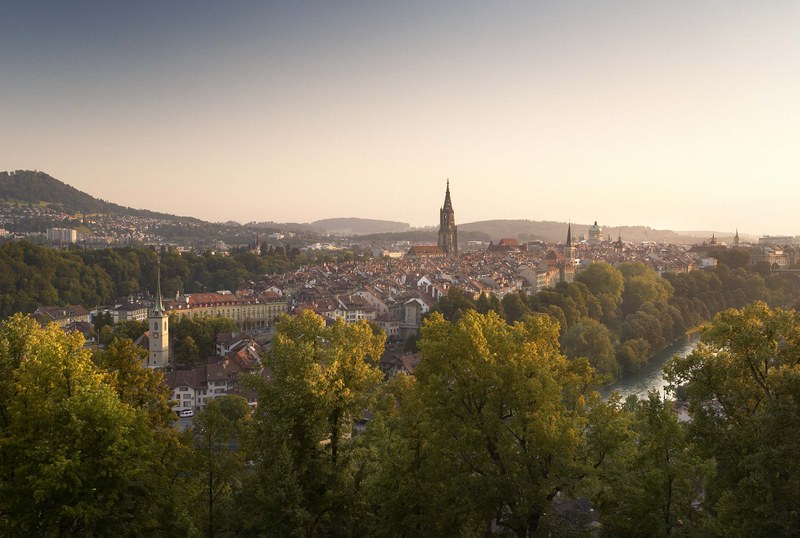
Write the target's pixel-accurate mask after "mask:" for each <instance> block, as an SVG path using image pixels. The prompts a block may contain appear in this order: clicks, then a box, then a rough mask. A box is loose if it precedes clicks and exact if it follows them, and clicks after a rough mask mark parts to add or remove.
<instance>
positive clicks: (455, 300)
mask: <svg viewBox="0 0 800 538" xmlns="http://www.w3.org/2000/svg"><path fill="white" fill-rule="evenodd" d="M467 310H475V301H473V300H472V299H470V298H469V297H467V296H466V295H464V292H463V291H462V290H460V289H458V288H454V287H453V288H450V289H449V290H447V295H445V296H444V297H442V298H441V299H439V301H438V302H437V303H436V304H435V305H434V307H433V308H431V312H441V313H442V315H443V316H444V318H445V319H446V320H448V321H457V320H458V319H459V318H460V317H461V316H462V315H464V312H466V311H467Z"/></svg>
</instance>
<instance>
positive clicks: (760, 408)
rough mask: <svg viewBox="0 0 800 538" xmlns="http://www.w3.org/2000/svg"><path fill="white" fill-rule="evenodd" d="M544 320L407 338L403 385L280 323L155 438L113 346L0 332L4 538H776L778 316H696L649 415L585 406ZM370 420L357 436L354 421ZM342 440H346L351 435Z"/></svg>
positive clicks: (791, 403)
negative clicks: (258, 360)
mask: <svg viewBox="0 0 800 538" xmlns="http://www.w3.org/2000/svg"><path fill="white" fill-rule="evenodd" d="M559 330H560V329H559V327H558V324H557V323H555V321H554V318H553V317H551V316H548V315H544V314H540V313H533V314H528V315H526V316H525V317H524V318H523V319H522V320H521V321H516V322H514V323H512V324H508V323H507V322H506V321H505V320H503V319H501V318H500V317H499V316H498V315H497V314H496V313H495V312H493V311H492V312H489V313H487V314H481V313H479V312H477V311H476V310H472V309H468V310H467V311H465V312H463V314H462V315H461V316H460V317H459V319H458V320H457V321H455V322H450V321H447V320H446V319H445V318H444V317H443V316H442V315H441V313H436V314H433V315H431V316H430V317H429V318H428V319H427V320H426V322H425V325H424V327H423V329H422V334H421V337H420V340H419V347H420V350H421V354H422V360H421V362H420V364H419V366H418V367H417V369H416V371H415V373H414V376H413V377H410V376H406V375H404V374H399V375H397V376H395V377H393V378H391V379H390V380H388V381H384V379H383V375H382V374H381V372H380V370H379V369H378V368H377V364H376V363H377V359H378V357H379V356H380V355H381V353H382V351H383V347H384V337H383V335H380V334H376V333H375V332H373V331H372V329H371V328H370V326H369V325H368V324H367V323H366V322H361V323H359V324H350V325H345V324H344V323H343V322H338V323H336V324H334V325H326V324H325V322H324V320H323V319H322V318H320V317H319V316H317V315H315V314H313V313H311V312H304V313H303V314H302V315H299V316H294V317H288V316H286V317H284V318H282V319H281V320H280V321H279V323H278V326H277V334H276V336H275V340H274V344H273V347H272V350H271V351H270V352H269V353H268V354H267V355H266V356H265V357H264V362H265V365H266V367H267V368H268V370H269V372H270V376H269V377H268V378H265V377H251V378H248V380H247V381H246V383H248V385H249V386H250V387H251V388H252V389H253V390H256V391H257V392H258V395H259V405H258V408H257V409H256V410H255V411H252V410H251V409H250V407H249V406H248V405H247V403H246V401H245V400H244V399H243V398H240V397H238V396H223V397H220V398H218V399H215V400H214V401H213V402H211V403H209V404H208V405H207V406H206V408H205V410H204V411H202V412H200V413H199V414H198V415H197V416H196V417H195V419H194V425H193V428H191V429H189V430H187V431H186V432H183V433H178V432H177V431H176V430H175V429H174V428H173V427H172V422H173V421H174V420H175V417H174V413H173V412H172V411H171V410H170V403H169V392H168V389H167V388H166V386H165V385H164V384H163V379H162V376H161V373H160V372H156V371H152V370H146V369H143V368H142V367H141V366H140V365H141V360H142V354H143V353H144V354H146V351H143V350H141V349H138V348H136V347H135V346H133V345H132V344H131V342H130V340H126V339H117V340H114V341H113V342H112V343H111V344H110V345H109V346H108V347H107V348H106V349H104V350H99V351H94V352H92V351H90V350H89V349H87V348H85V347H83V341H82V337H81V336H80V335H78V334H76V333H64V332H62V331H61V330H60V329H58V328H57V327H56V326H55V325H51V326H48V327H44V328H43V327H40V326H39V325H38V324H37V323H36V322H34V321H33V320H31V319H29V318H25V317H23V316H21V315H15V316H14V317H12V318H11V319H9V320H7V321H5V322H2V323H0V535H3V536H108V535H121V536H144V535H155V536H209V537H213V536H231V537H232V536H267V537H269V536H276V537H286V536H298V537H300V536H381V537H390V536H420V537H421V536H476V537H477V536H487V535H514V536H526V537H527V536H598V535H601V536H720V537H721V536H726V537H727V536H795V535H797V529H798V528H800V521H799V519H800V518H799V517H798V512H797V508H796V507H797V506H798V503H800V482H799V481H800V478H799V477H800V453H798V451H797V446H798V442H800V440H798V439H797V436H798V432H800V424H798V417H800V402H798V398H797V394H798V393H800V374H799V373H798V372H799V371H800V370H798V357H800V316H798V314H797V313H795V312H794V311H787V310H782V309H770V308H769V307H768V306H767V305H766V304H764V303H760V302H759V303H754V304H752V305H749V306H746V307H744V308H742V309H739V310H726V311H723V312H722V313H720V314H718V315H717V316H716V317H715V319H714V321H713V323H712V324H711V325H710V326H708V327H707V328H705V329H703V331H702V336H701V343H700V344H699V345H698V347H697V349H696V350H695V351H694V352H693V353H692V354H691V355H690V356H688V357H686V358H676V359H674V360H673V361H672V362H671V363H670V364H669V365H668V367H667V374H668V377H669V379H670V382H671V383H672V387H673V388H674V389H679V390H680V392H681V393H682V394H683V395H684V397H685V398H687V399H688V402H689V406H688V413H689V416H690V417H691V420H690V421H688V422H686V421H680V420H679V419H678V413H677V411H676V408H675V405H674V404H673V403H672V402H670V401H666V400H662V399H661V397H660V395H659V394H656V393H651V394H650V395H649V397H648V398H646V399H644V400H636V399H635V398H630V399H628V400H627V401H624V402H622V401H619V400H618V399H616V398H613V397H612V398H611V399H609V400H607V401H604V400H602V399H601V398H600V397H599V396H598V394H597V392H596V390H595V389H596V388H597V386H598V384H599V382H600V380H601V378H600V377H599V376H597V375H596V373H595V371H594V369H593V368H592V367H591V365H590V364H589V362H588V361H587V360H585V359H570V358H568V357H567V356H565V355H564V354H562V353H561V351H560V349H559ZM365 409H368V410H369V411H370V417H371V419H370V420H369V421H368V422H366V427H365V428H356V426H357V425H359V424H360V425H363V424H364V421H362V420H361V419H362V417H363V416H364V410H365ZM358 431H361V433H358Z"/></svg>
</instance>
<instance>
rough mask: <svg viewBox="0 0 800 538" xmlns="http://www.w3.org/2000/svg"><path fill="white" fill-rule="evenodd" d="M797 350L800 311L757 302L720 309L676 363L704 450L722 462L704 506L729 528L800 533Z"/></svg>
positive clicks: (673, 373)
mask: <svg viewBox="0 0 800 538" xmlns="http://www.w3.org/2000/svg"><path fill="white" fill-rule="evenodd" d="M798 357H800V318H799V317H798V314H797V313H796V312H794V311H786V310H782V309H774V310H771V309H769V308H768V307H767V305H766V304H764V303H761V302H756V303H754V304H752V305H749V306H746V307H744V308H742V309H740V310H726V311H724V312H722V313H720V314H718V315H717V316H716V317H715V318H714V322H713V323H712V324H711V326H710V327H708V328H707V329H705V330H704V331H703V333H702V336H701V343H700V344H699V345H698V347H697V348H696V349H695V351H694V352H693V353H692V354H691V355H689V356H688V357H685V358H675V359H673V361H672V363H671V364H670V365H668V368H667V374H668V379H669V380H670V382H671V384H672V386H677V385H684V386H685V392H686V396H687V398H688V399H689V402H690V408H689V410H690V413H691V415H692V419H693V420H692V423H691V426H690V433H691V437H692V440H693V441H694V442H695V444H696V446H697V452H698V454H700V455H701V456H704V457H708V458H712V457H713V458H714V460H715V462H716V474H715V477H714V479H713V480H712V481H710V482H709V484H708V486H707V488H706V496H707V500H706V502H705V504H704V507H705V509H706V510H708V511H709V513H710V514H711V515H712V516H714V517H715V518H716V520H717V522H718V528H719V529H726V531H725V532H726V533H728V534H729V535H736V536H791V535H795V534H796V532H797V528H798V525H800V516H798V512H797V505H798V503H800V455H798V451H797V446H798V442H800V438H798V432H800V421H798V417H800V402H799V401H798V397H797V395H798V394H800V392H799V391H800V373H799V370H798Z"/></svg>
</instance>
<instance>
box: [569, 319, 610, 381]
mask: <svg viewBox="0 0 800 538" xmlns="http://www.w3.org/2000/svg"><path fill="white" fill-rule="evenodd" d="M612 338H613V336H612V334H611V332H610V331H609V330H608V329H607V328H606V326H605V325H603V324H602V323H600V322H599V321H596V320H593V319H590V318H584V320H583V321H581V322H579V323H576V324H575V325H573V326H572V327H570V328H569V329H567V331H566V332H565V333H564V336H562V337H561V349H562V351H563V352H564V354H565V355H566V356H567V357H569V358H570V359H575V358H578V357H585V358H588V359H589V364H591V365H592V367H593V368H594V369H595V370H597V371H598V372H599V373H600V374H604V375H608V376H609V377H610V378H612V379H613V378H616V377H618V376H619V374H620V372H619V363H618V362H617V360H616V357H615V356H614V343H613V340H612Z"/></svg>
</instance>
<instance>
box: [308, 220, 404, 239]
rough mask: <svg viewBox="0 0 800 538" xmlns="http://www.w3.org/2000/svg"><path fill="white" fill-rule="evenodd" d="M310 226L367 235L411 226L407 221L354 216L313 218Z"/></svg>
mask: <svg viewBox="0 0 800 538" xmlns="http://www.w3.org/2000/svg"><path fill="white" fill-rule="evenodd" d="M311 227H312V228H313V229H315V230H320V231H323V232H325V233H329V234H335V235H368V234H381V233H392V232H404V231H406V230H408V229H409V228H411V225H410V224H408V223H407V222H395V221H391V220H375V219H359V218H356V217H349V218H338V219H322V220H315V221H314V222H312V223H311Z"/></svg>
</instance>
